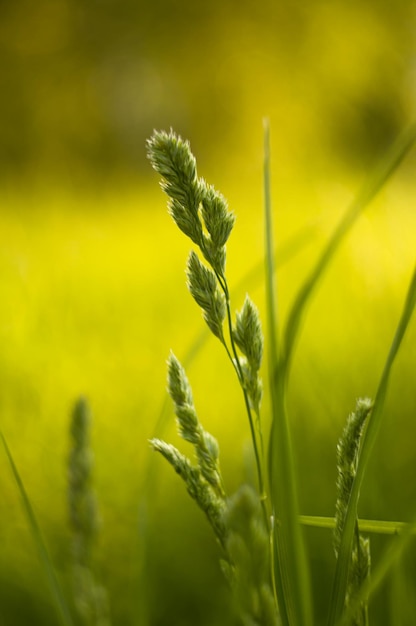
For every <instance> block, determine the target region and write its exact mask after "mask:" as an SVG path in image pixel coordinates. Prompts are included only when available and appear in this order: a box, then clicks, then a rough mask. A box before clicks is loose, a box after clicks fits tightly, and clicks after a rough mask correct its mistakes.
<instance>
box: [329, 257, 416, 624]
mask: <svg viewBox="0 0 416 626" xmlns="http://www.w3.org/2000/svg"><path fill="white" fill-rule="evenodd" d="M415 306H416V268H415V270H414V272H413V276H412V280H411V283H410V287H409V291H408V293H407V298H406V302H405V304H404V307H403V311H402V315H401V318H400V321H399V324H398V326H397V330H396V334H395V336H394V339H393V343H392V345H391V348H390V352H389V354H388V357H387V360H386V363H385V366H384V370H383V373H382V376H381V380H380V383H379V386H378V389H377V394H376V397H375V400H374V407H373V410H372V413H371V415H370V417H369V421H368V425H367V429H366V431H365V432H364V436H363V440H362V447H361V453H360V457H359V461H358V466H357V473H356V477H355V480H354V483H353V487H352V490H351V496H350V501H349V504H348V510H347V513H346V516H345V523H344V530H343V535H342V539H341V546H340V550H339V557H338V560H337V565H336V570H335V577H334V585H333V590H332V597H331V604H330V611H329V619H328V624H329V626H332V625H333V624H336V623H337V622H338V621H339V620H340V619H341V615H342V610H343V607H344V602H345V591H346V587H347V577H348V567H349V561H350V555H351V546H352V540H353V533H354V524H355V520H356V517H357V505H358V497H359V492H360V488H361V484H362V481H363V477H364V472H365V469H366V467H367V464H368V461H369V458H370V455H371V452H372V449H373V447H374V443H375V439H376V436H377V433H378V430H379V428H380V423H381V417H382V412H383V407H384V401H385V397H386V394H387V388H388V383H389V380H390V374H391V370H392V367H393V364H394V361H395V358H396V356H397V353H398V351H399V348H400V346H401V343H402V340H403V337H404V334H405V332H406V329H407V327H408V325H409V322H410V320H411V317H412V314H413V312H414V309H415Z"/></svg>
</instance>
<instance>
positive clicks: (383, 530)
mask: <svg viewBox="0 0 416 626" xmlns="http://www.w3.org/2000/svg"><path fill="white" fill-rule="evenodd" d="M299 520H300V523H301V524H302V525H303V526H312V527H313V528H328V529H331V530H332V529H334V528H335V518H334V517H323V516H318V515H301V516H300V517H299ZM357 522H358V527H359V529H360V532H363V533H372V534H374V535H398V534H400V533H403V532H408V531H409V532H410V533H411V534H413V535H416V524H408V523H406V522H390V521H384V520H372V519H359V520H357Z"/></svg>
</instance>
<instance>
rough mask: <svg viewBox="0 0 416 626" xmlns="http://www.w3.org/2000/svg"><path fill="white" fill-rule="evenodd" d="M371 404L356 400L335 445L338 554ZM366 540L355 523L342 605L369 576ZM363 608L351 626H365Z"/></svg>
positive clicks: (364, 610)
mask: <svg viewBox="0 0 416 626" xmlns="http://www.w3.org/2000/svg"><path fill="white" fill-rule="evenodd" d="M371 409H372V402H371V400H369V399H368V398H365V399H360V400H357V404H356V407H355V411H354V412H353V413H351V414H350V415H349V416H348V419H347V424H346V426H345V428H344V431H343V433H342V436H341V438H340V440H339V443H338V446H337V467H338V479H337V494H338V495H337V502H336V508H335V528H334V548H335V553H336V554H337V555H338V553H339V548H340V545H341V540H342V532H343V528H344V522H345V516H346V513H347V508H348V503H349V499H350V494H351V490H352V487H353V483H354V479H355V475H356V471H357V464H358V459H359V454H360V443H361V438H362V434H363V429H364V426H365V423H366V420H367V418H368V416H369V414H370V412H371ZM370 564H371V557H370V541H369V539H368V538H367V537H363V536H362V535H361V534H360V532H359V528H358V521H357V522H356V529H355V536H354V542H353V549H352V553H351V563H350V569H349V575H348V587H347V593H346V605H347V606H348V604H349V603H350V602H351V600H352V599H353V598H354V596H355V595H356V594H357V593H358V591H359V590H360V588H361V587H362V585H363V583H364V582H365V580H366V579H367V578H368V576H369V574H370ZM366 614H367V606H366V603H365V602H363V603H362V604H361V606H360V607H359V609H358V610H357V611H356V613H355V614H354V616H353V617H352V622H351V624H352V626H366V624H367V618H366Z"/></svg>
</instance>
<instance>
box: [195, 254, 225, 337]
mask: <svg viewBox="0 0 416 626" xmlns="http://www.w3.org/2000/svg"><path fill="white" fill-rule="evenodd" d="M186 274H187V278H188V289H189V291H190V293H191V295H192V297H193V298H194V300H195V302H196V303H197V304H198V306H200V307H201V309H202V312H203V316H204V320H205V321H206V323H207V325H208V327H209V329H210V330H211V332H212V333H213V334H214V335H215V336H216V337H218V339H220V341H221V342H222V343H224V332H223V323H224V320H225V316H226V305H225V298H224V295H223V294H222V293H221V292H220V290H219V288H218V282H217V278H216V276H215V274H214V272H213V271H212V270H210V269H209V268H208V267H206V266H205V265H204V264H203V263H201V261H200V260H199V258H198V255H197V254H195V252H193V251H192V252H191V253H190V255H189V258H188V265H187V270H186Z"/></svg>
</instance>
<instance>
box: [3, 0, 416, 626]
mask: <svg viewBox="0 0 416 626" xmlns="http://www.w3.org/2000/svg"><path fill="white" fill-rule="evenodd" d="M415 27H416V10H415V7H414V4H413V3H412V2H410V1H408V2H406V1H405V0H403V1H402V2H398V3H394V2H392V1H391V0H384V1H380V2H376V3H371V2H360V3H359V2H346V1H345V0H344V1H341V0H339V1H336V2H324V1H322V2H301V1H300V0H298V2H289V1H288V0H282V1H281V2H272V1H268V2H267V1H265V2H263V1H262V2H258V3H255V2H248V1H245V2H235V1H231V0H226V1H225V2H219V1H211V2H210V3H191V2H172V1H171V2H168V1H167V0H158V1H156V2H153V3H147V2H142V3H135V2H132V1H129V0H122V2H118V3H117V2H115V1H114V0H107V1H101V2H99V1H95V2H91V3H88V4H84V3H80V2H76V1H75V0H39V2H37V3H32V2H29V1H23V0H17V1H16V2H4V3H2V6H1V8H0V46H1V67H0V71H1V75H0V81H1V82H0V88H1V93H2V98H1V101H0V114H1V124H0V166H1V167H0V169H1V172H0V302H1V307H0V373H1V385H0V409H1V413H0V424H1V429H2V431H3V432H4V434H5V436H6V437H7V440H8V442H9V445H10V447H11V449H12V451H13V453H14V456H15V459H16V462H17V464H18V467H19V470H20V472H21V474H22V477H23V479H24V482H25V485H26V488H27V491H28V493H29V495H30V498H31V500H32V503H33V505H34V507H35V509H36V513H37V515H38V519H39V522H40V524H41V526H42V528H43V530H44V534H45V536H46V538H47V541H48V545H49V548H50V551H51V554H52V557H53V559H54V562H55V563H56V567H57V569H58V572H59V575H60V577H61V579H62V581H63V584H64V586H65V587H67V586H68V569H69V547H68V546H69V533H68V529H67V523H66V515H67V514H66V500H65V498H66V492H65V490H66V486H65V481H66V469H65V463H66V459H67V456H68V445H69V444H68V420H69V414H70V411H71V407H72V405H73V403H74V401H75V399H76V398H77V397H78V396H79V395H80V394H85V395H86V396H87V397H88V399H89V401H90V404H91V407H92V410H93V413H94V425H93V441H94V449H95V461H96V467H95V483H96V489H97V492H98V496H99V501H100V510H101V513H102V518H103V526H102V530H101V537H100V541H99V545H98V546H97V555H96V558H97V563H98V565H99V568H100V570H101V578H102V580H103V581H104V582H105V584H106V586H107V588H108V590H109V593H110V598H111V605H112V612H113V621H114V624H126V625H127V624H140V626H141V625H143V626H145V625H147V624H149V625H150V624H151V625H152V626H153V625H159V624H160V625H165V624H170V625H172V626H176V625H178V626H185V625H188V624H189V625H191V624H200V625H205V624H207V625H208V624H214V623H215V624H218V625H220V626H221V624H229V623H232V622H231V621H230V620H231V617H230V609H229V606H228V601H229V597H228V592H227V590H226V588H225V585H224V583H223V581H222V578H221V573H220V571H219V566H218V550H217V546H216V545H215V542H214V540H213V539H212V537H211V534H210V531H209V528H208V527H207V524H206V522H205V520H204V519H203V517H202V515H201V514H200V513H199V511H196V510H195V507H194V505H193V503H191V502H190V501H189V499H188V497H187V495H186V494H185V493H184V489H183V487H182V485H181V484H180V483H179V479H178V478H177V477H176V476H174V475H173V473H172V472H171V471H169V468H167V467H165V464H164V463H163V461H162V459H157V460H156V463H155V465H154V468H156V473H155V474H154V478H153V482H152V486H151V493H150V496H151V497H150V503H149V509H148V511H147V516H148V517H147V520H148V534H147V535H146V537H145V546H146V561H145V565H144V570H142V569H141V565H142V564H143V562H144V561H143V540H144V535H143V527H142V525H140V524H141V522H140V519H142V518H141V517H140V515H139V511H142V512H143V510H142V508H141V507H142V505H143V502H142V496H143V492H144V487H143V483H144V481H145V480H146V476H147V474H146V471H147V468H148V463H149V455H151V452H150V450H149V446H148V443H147V440H148V438H149V437H151V436H152V435H153V433H154V429H155V427H156V423H157V420H158V416H159V414H160V410H161V407H162V404H163V400H164V395H165V360H166V357H167V355H168V353H169V350H170V349H171V348H172V349H173V350H174V351H175V353H176V354H177V356H178V357H179V358H181V357H183V356H184V355H185V354H186V352H187V350H188V348H189V347H190V345H191V344H192V342H193V341H194V339H195V337H197V336H198V334H199V333H200V331H201V329H203V321H202V319H201V316H200V313H199V311H198V310H197V307H196V305H195V304H194V302H193V301H192V300H191V298H190V296H189V294H188V293H187V291H186V287H185V280H184V271H183V270H184V266H185V261H186V257H187V254H188V251H189V245H188V242H187V241H186V240H185V238H184V237H183V235H182V234H181V233H179V232H177V230H176V229H175V227H174V225H173V223H172V222H171V220H170V218H169V217H168V215H167V213H166V201H165V198H164V197H163V195H162V192H161V191H160V189H159V188H158V184H157V177H156V176H155V175H154V173H153V172H152V171H151V169H150V166H149V165H148V163H147V162H146V157H145V145H144V142H145V139H146V138H147V137H149V136H150V134H151V132H152V130H153V128H166V129H169V128H170V127H173V128H174V129H175V130H176V131H177V132H179V133H181V134H182V135H183V136H184V137H186V138H188V139H190V141H191V144H192V148H193V150H194V153H195V154H196V156H197V160H198V164H199V172H200V174H201V175H202V176H204V177H205V178H206V179H207V180H208V181H209V182H212V183H214V184H215V186H216V187H217V188H218V189H219V190H221V191H222V192H223V193H224V195H225V196H226V197H227V198H228V200H229V203H230V206H231V208H232V209H233V210H234V211H235V213H236V214H237V223H236V227H235V230H234V233H233V236H232V239H231V240H230V244H229V249H228V272H229V282H230V285H231V288H232V289H233V290H234V293H235V300H234V308H237V307H239V306H241V304H242V301H243V298H244V293H245V290H246V289H247V290H249V291H250V293H251V295H252V297H253V299H254V300H255V301H256V302H257V303H258V306H259V308H260V311H261V312H262V317H263V319H264V314H263V312H264V304H263V300H264V293H263V286H262V275H261V271H260V272H257V273H256V274H255V276H253V275H251V278H250V280H249V282H248V283H247V286H246V287H245V286H244V287H241V280H242V279H243V278H244V276H245V275H246V274H247V273H248V272H250V270H252V268H254V267H256V266H257V265H258V264H260V267H261V262H262V256H263V222H262V118H263V116H265V115H267V116H269V118H270V123H271V132H272V173H273V201H274V207H275V227H276V228H275V230H276V233H275V234H276V240H277V243H278V245H279V246H283V245H284V244H285V242H286V241H288V240H290V238H291V237H293V236H295V235H296V233H299V232H300V231H301V230H302V229H304V228H306V230H305V239H304V245H303V246H302V247H301V248H300V249H299V250H298V251H297V253H296V255H295V256H293V257H292V258H290V260H288V261H287V262H286V263H285V264H284V265H282V266H281V267H280V268H279V271H278V286H279V304H280V308H281V317H282V318H283V319H284V318H285V315H286V313H287V311H288V307H289V305H290V303H291V301H292V299H293V297H294V295H295V293H296V290H297V288H298V287H299V285H300V284H301V282H302V280H303V278H304V277H305V276H306V275H307V273H308V270H309V268H310V267H311V264H312V263H313V261H314V259H316V257H317V255H318V253H319V251H320V250H321V249H322V246H323V245H324V242H325V241H326V240H327V237H328V236H329V234H330V232H331V230H332V228H333V227H334V225H335V224H336V222H337V220H338V219H339V217H340V216H341V215H342V212H343V210H344V209H345V207H346V206H347V205H348V203H349V202H350V200H351V199H352V197H353V195H354V193H355V192H356V191H357V190H358V189H359V187H360V185H361V183H362V181H363V180H364V179H365V176H366V174H368V173H369V172H370V171H371V167H372V165H373V164H374V163H375V162H376V161H377V159H378V158H380V157H381V156H382V154H383V152H384V150H385V149H387V147H388V146H389V145H390V143H391V142H392V140H393V139H394V137H395V136H396V134H397V133H398V132H399V131H400V129H401V128H402V127H404V126H406V125H407V124H408V123H409V122H410V121H411V120H412V119H413V117H414V112H415V104H416V65H415V59H416V43H415V39H414V33H415ZM415 164H416V160H415V155H414V154H413V155H410V156H409V157H408V159H407V160H406V162H405V164H404V165H403V166H402V168H401V169H400V171H399V172H398V174H396V176H395V178H394V180H392V181H391V182H390V183H389V185H388V186H387V188H386V189H385V190H383V192H382V193H381V194H380V195H379V197H378V198H377V199H376V201H375V202H374V203H373V204H372V205H371V207H370V208H369V209H368V210H367V211H366V213H365V215H364V216H363V217H362V218H361V219H360V220H359V222H358V223H357V225H356V226H355V228H354V230H353V232H352V233H351V235H350V236H349V237H348V239H347V240H346V242H345V243H344V245H343V247H342V249H341V250H340V252H339V254H338V255H337V257H336V260H335V261H334V263H333V265H332V266H331V268H330V270H329V272H328V274H327V275H326V277H325V280H324V281H323V282H322V284H321V286H320V289H319V292H318V293H317V295H316V298H315V300H314V302H313V305H312V306H311V307H310V309H309V315H308V318H307V322H306V324H305V327H304V329H303V332H302V337H301V341H300V343H299V346H298V349H297V352H296V359H295V363H294V370H293V377H292V381H291V387H290V396H289V408H290V413H291V420H292V426H293V438H294V447H295V452H296V459H297V462H298V470H299V478H300V499H301V509H302V512H303V513H309V514H316V515H332V514H333V509H334V497H335V447H336V441H337V438H338V436H339V434H340V432H341V430H342V426H343V422H344V419H345V417H346V415H347V414H348V412H349V411H350V410H351V409H352V408H353V406H354V403H355V399H356V398H357V397H359V396H363V395H373V394H374V393H375V389H376V385H377V381H378V379H379V377H380V374H381V371H382V367H383V363H384V359H385V357H386V354H387V351H388V347H389V344H390V342H391V339H392V336H393V333H394V329H395V324H396V323H397V320H398V317H399V314H400V309H401V305H402V302H403V300H404V296H405V292H406V288H407V283H408V281H409V279H410V275H411V272H412V267H413V264H414V258H415V250H416V215H415V209H414V206H415V197H416V185H415V184H414V180H415V174H414V171H415ZM415 342H416V329H415V324H414V323H413V325H412V327H411V328H410V329H409V332H408V335H407V337H406V341H405V345H404V346H403V349H402V351H401V353H400V356H399V358H398V362H397V366H396V368H395V372H394V378H393V381H392V385H391V389H390V393H389V397H388V402H387V406H386V412H385V421H384V423H383V428H382V432H381V433H380V437H379V439H378V443H377V449H376V451H375V455H374V459H373V462H372V464H371V466H370V468H369V472H368V476H367V480H366V482H365V485H364V488H363V493H362V505H361V508H360V512H361V514H362V515H363V516H367V517H370V518H380V519H400V520H409V519H412V517H414V515H415V514H416V504H415V502H416V487H415V481H414V476H415V469H416V451H415V450H416V446H415V434H416V431H415V429H414V416H415V414H416V392H415V375H414V371H415V361H416V358H415V357H416V350H415V345H416V343H415ZM188 373H189V378H190V380H191V383H192V386H193V389H194V396H195V402H196V406H197V408H198V411H199V413H200V417H201V420H202V421H203V423H204V425H205V426H206V428H207V429H208V430H210V431H211V432H213V433H214V434H215V435H216V436H217V438H218V440H219V442H220V447H221V454H222V463H223V469H224V474H225V480H226V483H227V485H228V486H229V489H230V491H231V490H232V489H234V488H235V487H236V486H237V485H238V483H239V481H240V480H241V479H242V477H243V475H244V472H245V471H246V470H245V469H244V468H245V467H246V465H247V460H246V459H247V447H248V441H249V432H248V427H247V424H246V418H245V415H244V411H243V406H242V403H241V399H240V396H239V392H238V391H239V390H238V388H237V385H236V383H235V381H234V379H233V376H232V372H231V370H230V367H229V365H228V363H227V361H226V358H225V355H224V354H222V351H221V348H220V346H219V345H217V343H216V341H215V340H214V339H211V340H209V341H208V343H207V344H206V345H204V348H203V349H202V351H201V352H200V354H199V355H198V357H197V359H195V361H194V362H193V363H192V364H191V366H190V367H189V372H188ZM265 375H266V372H265ZM265 401H266V404H265V406H266V408H267V396H266V399H265ZM266 417H267V416H266ZM164 436H165V437H167V438H169V440H172V441H174V442H177V437H176V435H175V432H174V425H173V417H172V416H170V422H169V426H168V427H167V428H166V429H165V431H164ZM184 449H185V448H184ZM0 476H1V482H0V484H1V490H0V491H1V495H0V513H1V515H0V536H1V545H2V549H1V550H0V626H6V625H7V626H10V625H14V624H16V625H17V624H23V623H31V624H41V623H42V624H56V623H58V622H57V617H56V614H55V612H54V609H53V607H52V605H51V601H50V598H49V595H48V591H47V585H46V582H45V578H44V575H43V572H42V568H41V566H40V565H39V563H38V561H37V557H36V549H35V547H34V544H33V541H32V538H31V536H30V533H29V530H28V527H27V521H26V519H25V516H24V514H23V512H22V509H21V505H20V500H19V495H18V492H17V489H16V485H15V484H14V481H13V478H12V476H11V473H10V471H9V468H8V466H7V461H6V458H5V455H0ZM306 536H307V540H308V547H309V550H310V554H311V565H312V572H313V581H314V589H315V592H316V593H315V601H316V623H317V624H320V623H323V620H324V617H325V612H326V604H327V602H328V595H329V591H330V580H331V575H332V572H333V565H334V563H333V556H332V553H331V545H330V535H329V533H328V532H327V531H322V530H320V531H318V530H308V531H307V533H306ZM373 543H374V563H376V562H377V558H378V556H379V554H380V553H381V551H382V550H383V549H385V547H386V546H387V545H388V541H386V540H382V539H375V540H374V542H373ZM412 558H413V561H414V551H413V552H412V553H410V554H409V556H408V557H407V559H405V561H404V564H403V567H402V568H401V569H397V570H396V571H395V573H394V576H392V577H391V578H390V579H389V584H388V585H386V586H385V587H384V588H383V589H382V592H380V593H379V594H378V595H377V596H376V597H375V600H374V603H373V604H372V605H371V611H372V615H373V616H374V617H373V619H374V622H373V623H377V624H395V625H396V624H399V625H400V624H410V623H413V622H412V615H414V613H413V611H415V610H416V607H415V600H414V597H413V596H412V594H413V595H414V591H413V590H414V584H415V580H416V572H415V568H414V565H412ZM143 571H144V576H143ZM408 590H410V591H408ZM403 598H404V599H405V600H403ZM145 599H146V602H145ZM398 604H401V614H400V615H399V613H397V611H398V609H397V605H398ZM146 616H147V617H146ZM400 620H401V621H400ZM406 620H407V621H406Z"/></svg>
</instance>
